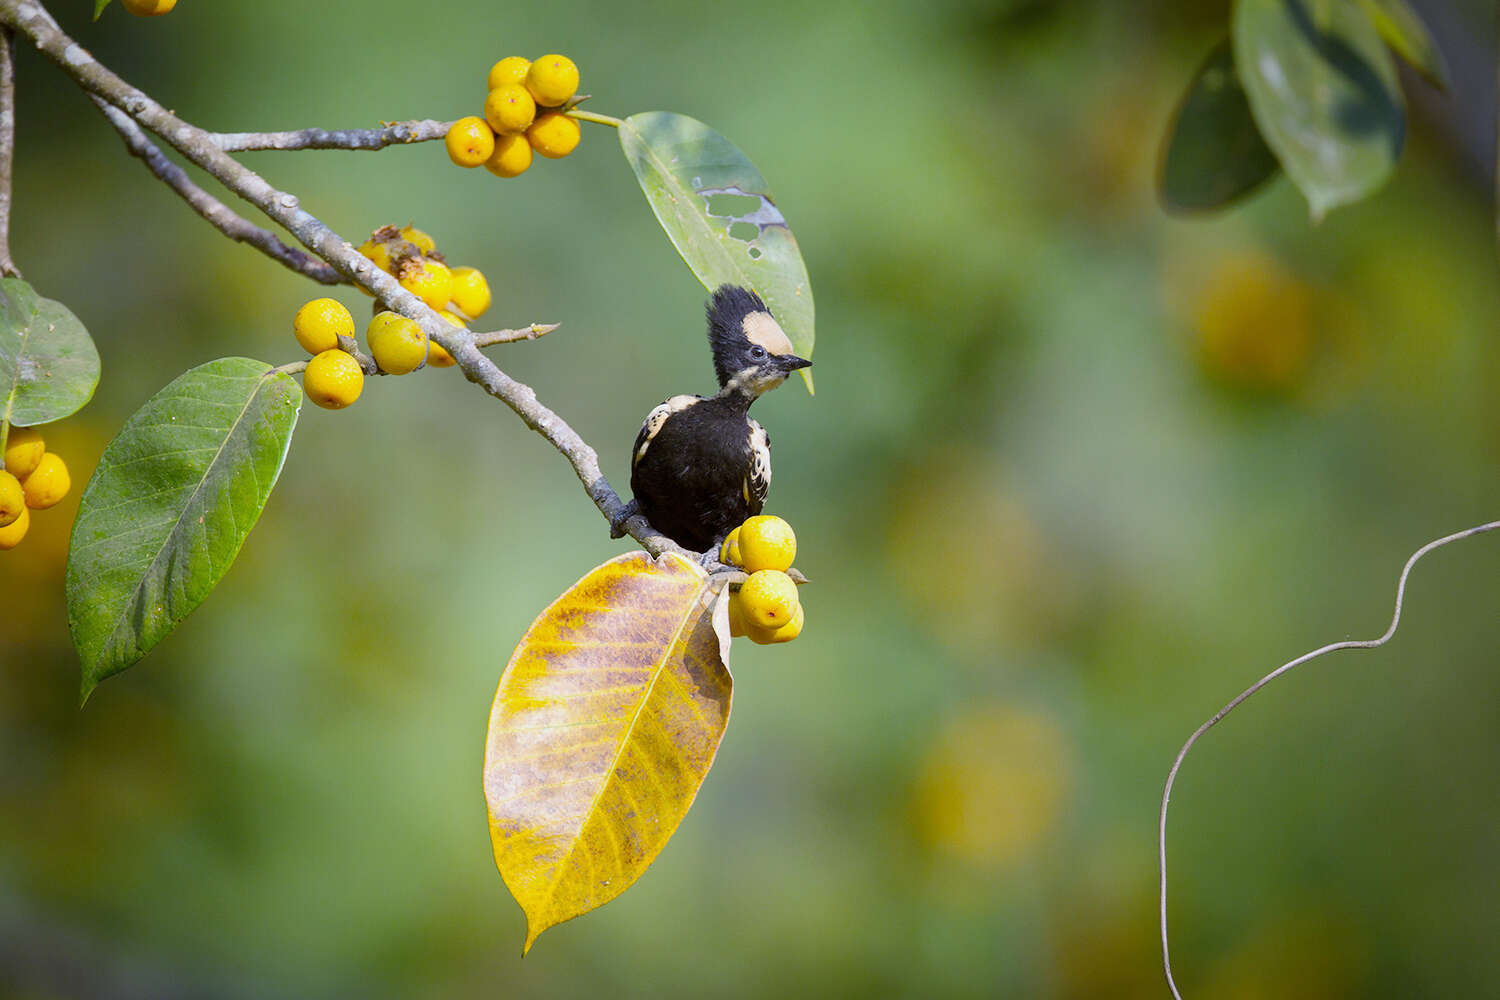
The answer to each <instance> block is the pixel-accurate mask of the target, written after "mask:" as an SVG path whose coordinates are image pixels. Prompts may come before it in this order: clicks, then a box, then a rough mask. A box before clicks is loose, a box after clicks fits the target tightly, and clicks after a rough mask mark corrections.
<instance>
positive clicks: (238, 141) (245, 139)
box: [208, 118, 453, 153]
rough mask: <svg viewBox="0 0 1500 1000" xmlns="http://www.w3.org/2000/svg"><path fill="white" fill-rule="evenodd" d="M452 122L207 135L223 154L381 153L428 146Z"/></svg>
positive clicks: (421, 121) (444, 133)
mask: <svg viewBox="0 0 1500 1000" xmlns="http://www.w3.org/2000/svg"><path fill="white" fill-rule="evenodd" d="M452 126H453V123H452V122H440V121H435V120H434V119H431V118H424V119H421V120H420V121H409V122H390V123H389V124H387V125H385V126H384V127H383V128H365V129H359V128H348V129H326V128H304V129H296V130H294V131H291V132H210V133H208V135H209V137H210V138H211V139H212V140H213V143H214V145H216V146H218V147H219V148H220V149H222V150H223V151H224V152H226V153H244V152H248V151H251V150H260V149H372V150H373V149H384V148H385V147H387V146H400V145H405V144H407V143H413V142H431V141H432V140H433V139H441V138H443V137H444V136H446V135H447V134H448V129H449V128H451V127H452Z"/></svg>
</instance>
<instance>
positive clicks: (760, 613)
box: [719, 514, 803, 645]
mask: <svg viewBox="0 0 1500 1000" xmlns="http://www.w3.org/2000/svg"><path fill="white" fill-rule="evenodd" d="M795 558H797V536H796V535H795V534H793V533H792V526H791V525H790V524H787V523H786V522H785V521H783V520H782V519H781V518H779V517H776V516H775V515H773V514H757V515H756V516H754V517H752V518H749V519H748V520H746V521H745V523H744V524H742V525H740V526H739V527H738V528H735V529H734V530H733V531H731V532H730V533H729V537H727V538H725V539H724V544H723V546H722V547H721V548H720V549H719V561H720V562H722V563H725V564H727V565H730V566H738V567H740V568H741V569H743V570H745V572H747V573H749V574H750V579H748V580H746V581H745V582H744V583H742V584H740V589H739V590H737V591H733V592H731V593H730V595H729V634H730V635H734V636H740V635H743V636H746V637H748V638H749V639H750V641H751V642H754V643H759V644H761V645H765V644H767V643H772V642H791V641H792V640H793V639H795V638H797V636H799V635H801V634H802V621H803V614H802V601H801V599H800V598H798V596H797V585H796V584H795V583H794V582H792V578H791V577H790V576H788V575H787V572H786V571H787V570H789V569H791V568H792V560H794V559H795Z"/></svg>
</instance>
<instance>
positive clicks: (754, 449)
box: [744, 420, 771, 514]
mask: <svg viewBox="0 0 1500 1000" xmlns="http://www.w3.org/2000/svg"><path fill="white" fill-rule="evenodd" d="M748 444H749V446H750V471H749V473H748V474H747V475H746V476H745V482H744V492H745V502H746V503H747V504H749V505H750V507H751V509H752V510H753V511H754V512H755V513H757V514H758V513H760V511H761V508H763V507H765V505H766V495H767V494H769V493H770V492H771V435H769V434H767V433H766V429H765V428H764V427H762V426H761V425H760V423H759V422H758V421H755V420H752V421H750V435H749V441H748Z"/></svg>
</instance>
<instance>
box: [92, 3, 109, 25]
mask: <svg viewBox="0 0 1500 1000" xmlns="http://www.w3.org/2000/svg"><path fill="white" fill-rule="evenodd" d="M108 6H109V0H94V20H96V21H97V20H99V15H100V14H103V13H104V8H106V7H108Z"/></svg>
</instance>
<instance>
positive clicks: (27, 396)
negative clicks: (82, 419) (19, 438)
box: [0, 278, 99, 427]
mask: <svg viewBox="0 0 1500 1000" xmlns="http://www.w3.org/2000/svg"><path fill="white" fill-rule="evenodd" d="M98 384H99V352H98V351H97V350H95V349H94V341H93V340H92V339H90V337H89V333H88V331H87V330H85V329H84V328H83V324H82V323H80V322H78V317H77V316H74V315H73V314H72V313H71V312H69V311H68V309H67V307H66V306H64V305H63V304H62V303H60V302H53V301H52V300H51V299H44V298H42V297H41V296H40V295H38V294H37V293H36V291H35V290H34V289H33V288H32V287H31V286H30V285H28V284H27V283H26V282H24V281H22V280H21V279H20V278H0V418H5V419H8V420H10V421H11V423H14V424H18V425H20V426H22V427H31V426H34V425H36V424H45V423H48V422H49V421H52V420H61V419H62V418H63V417H66V416H70V415H71V414H74V413H77V412H78V410H80V409H81V408H82V407H83V404H85V403H87V402H88V401H89V399H90V398H92V397H93V395H94V387H95V386H97V385H98Z"/></svg>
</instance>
